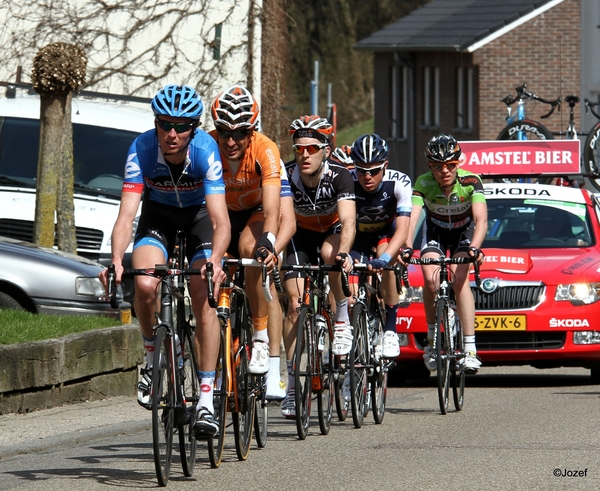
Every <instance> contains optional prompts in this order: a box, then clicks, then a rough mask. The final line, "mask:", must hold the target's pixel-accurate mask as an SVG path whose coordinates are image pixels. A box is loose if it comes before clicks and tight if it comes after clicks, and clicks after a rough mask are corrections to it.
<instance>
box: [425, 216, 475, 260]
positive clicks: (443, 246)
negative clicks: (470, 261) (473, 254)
mask: <svg viewBox="0 0 600 491" xmlns="http://www.w3.org/2000/svg"><path fill="white" fill-rule="evenodd" d="M474 232H475V222H471V223H470V224H469V225H468V226H467V227H463V228H459V229H456V230H451V229H447V228H441V227H438V226H436V225H434V224H432V223H430V222H428V221H427V220H426V221H425V225H424V226H423V242H422V243H421V256H422V255H423V254H425V253H427V252H435V253H436V254H439V255H445V254H446V251H448V252H449V253H450V256H454V255H455V254H456V253H457V252H467V251H468V250H469V247H471V240H473V233H474Z"/></svg>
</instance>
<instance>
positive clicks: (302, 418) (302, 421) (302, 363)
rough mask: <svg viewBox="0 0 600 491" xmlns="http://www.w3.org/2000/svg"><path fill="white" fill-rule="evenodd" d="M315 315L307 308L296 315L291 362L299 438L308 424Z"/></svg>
mask: <svg viewBox="0 0 600 491" xmlns="http://www.w3.org/2000/svg"><path fill="white" fill-rule="evenodd" d="M314 322H315V317H314V315H313V314H312V312H310V311H309V310H308V308H301V309H300V314H299V315H298V334H297V336H296V350H295V353H294V360H293V363H292V366H293V369H294V379H295V383H296V389H295V395H294V397H295V403H296V429H297V431H298V438H299V439H300V440H304V439H306V435H307V433H308V426H309V424H310V405H311V397H312V356H311V355H312V351H311V350H312V338H313V336H312V333H313V332H314Z"/></svg>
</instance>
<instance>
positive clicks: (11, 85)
mask: <svg viewBox="0 0 600 491" xmlns="http://www.w3.org/2000/svg"><path fill="white" fill-rule="evenodd" d="M0 87H6V97H7V98H9V99H14V98H15V96H16V89H24V90H27V91H28V92H29V94H35V93H36V92H35V91H34V90H33V85H32V84H27V83H22V82H2V81H0ZM77 95H78V96H81V97H93V98H95V99H106V100H113V101H126V102H141V103H143V104H150V102H151V101H152V99H151V98H150V97H137V96H133V95H123V94H111V93H108V92H95V91H92V90H80V91H79V92H78V94H77Z"/></svg>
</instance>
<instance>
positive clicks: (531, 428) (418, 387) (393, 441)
mask: <svg viewBox="0 0 600 491" xmlns="http://www.w3.org/2000/svg"><path fill="white" fill-rule="evenodd" d="M588 374H589V371H587V370H580V369H559V370H546V371H540V370H535V369H531V368H522V367H518V368H484V369H483V370H482V372H481V373H480V374H479V375H477V376H475V377H470V378H468V379H467V384H468V387H467V392H466V402H465V407H464V410H463V411H462V412H460V413H456V412H450V413H449V414H448V415H446V416H442V415H440V413H439V408H438V402H437V390H436V388H435V386H434V379H433V378H431V379H430V380H429V381H428V382H424V383H411V384H410V385H407V386H404V387H393V388H391V389H390V390H389V392H388V406H387V411H386V415H385V418H384V421H383V424H382V425H375V424H374V423H373V421H372V417H371V416H370V415H369V417H368V419H367V420H366V424H365V426H363V428H361V429H355V428H354V427H353V425H352V422H351V420H350V419H349V420H347V421H346V422H344V423H341V422H338V421H337V420H336V419H334V423H333V425H332V428H331V432H330V434H329V435H328V436H321V435H320V434H319V427H318V422H317V420H316V419H315V420H313V422H312V424H311V429H310V433H309V435H308V437H307V439H306V440H305V441H299V440H298V438H297V435H296V429H295V424H294V422H293V421H287V420H285V419H283V418H282V417H281V416H280V415H279V412H278V411H277V410H272V411H271V413H270V414H271V419H270V422H271V425H270V433H269V439H268V442H267V446H266V447H265V448H264V449H257V448H256V446H254V447H253V450H252V451H251V453H250V456H249V458H248V460H247V461H246V462H239V461H238V460H237V458H236V454H235V448H234V441H233V431H232V429H231V428H230V429H229V433H228V436H227V441H226V449H225V455H224V462H223V463H222V464H221V467H220V468H219V469H211V468H210V465H209V462H208V458H207V454H206V450H205V447H204V444H201V445H200V446H199V452H198V460H197V464H196V469H195V472H194V476H193V477H192V478H185V477H184V476H183V473H182V472H181V466H180V464H179V458H178V457H177V456H176V457H175V459H174V460H175V461H174V463H173V470H172V473H171V480H170V482H169V484H168V487H169V489H175V490H183V489H185V490H189V489H222V490H229V489H231V490H234V489H235V490H238V489H244V488H246V489H249V490H259V489H260V490H271V489H277V490H288V489H289V490H308V489H313V490H314V489H323V490H325V489H326V490H345V491H352V490H360V491H365V490H371V489H382V488H383V489H402V490H403V489H406V490H419V489H423V490H429V489H431V490H439V489H442V488H443V489H446V490H461V491H462V490H465V489H466V490H469V491H470V490H482V489H485V490H508V489H510V490H552V489H557V490H562V489H565V490H572V489H582V490H590V489H600V436H599V432H598V422H599V421H600V409H599V408H600V405H599V402H600V400H599V397H600V386H597V385H592V384H591V383H590V380H589V376H588ZM315 406H316V404H315ZM149 423H150V413H149V412H147V411H145V410H143V409H141V408H139V406H137V404H136V402H135V401H134V400H133V399H130V398H114V399H110V400H107V401H102V402H98V403H87V404H78V405H74V406H68V407H64V408H55V409H50V410H45V411H39V412H36V413H32V414H28V415H5V416H0V489H2V490H4V489H23V490H44V491H52V490H60V491H70V490H76V489H77V490H81V489H85V490H88V489H89V490H106V489H112V488H120V489H148V488H154V487H156V486H157V482H156V476H155V474H154V465H153V460H152V443H151V441H152V440H151V435H150V431H149Z"/></svg>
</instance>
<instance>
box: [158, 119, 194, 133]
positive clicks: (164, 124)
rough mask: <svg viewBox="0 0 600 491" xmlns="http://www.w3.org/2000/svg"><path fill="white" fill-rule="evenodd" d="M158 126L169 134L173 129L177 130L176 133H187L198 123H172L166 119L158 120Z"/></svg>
mask: <svg viewBox="0 0 600 491" xmlns="http://www.w3.org/2000/svg"><path fill="white" fill-rule="evenodd" d="M156 124H157V125H158V127H159V128H160V129H161V130H163V131H166V132H167V133H168V132H169V131H171V130H172V129H174V130H175V133H186V132H187V131H190V130H192V129H193V128H194V126H195V125H196V123H171V122H170V121H165V120H164V119H158V118H156Z"/></svg>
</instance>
